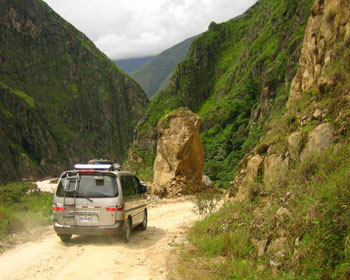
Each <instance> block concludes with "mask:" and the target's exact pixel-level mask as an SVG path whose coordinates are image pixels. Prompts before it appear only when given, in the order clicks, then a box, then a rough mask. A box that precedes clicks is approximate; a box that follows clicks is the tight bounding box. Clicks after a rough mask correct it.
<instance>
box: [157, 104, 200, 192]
mask: <svg viewBox="0 0 350 280" xmlns="http://www.w3.org/2000/svg"><path fill="white" fill-rule="evenodd" d="M157 132H158V142H157V157H156V159H155V163H154V181H153V184H154V189H155V190H156V193H155V194H157V195H160V196H165V195H167V196H175V195H178V194H179V193H193V192H198V191H201V190H203V189H204V188H205V185H204V184H203V182H202V176H203V163H204V151H203V146H202V141H201V138H200V134H199V117H198V116H197V115H196V114H194V113H192V112H191V111H190V110H189V109H187V108H179V109H178V110H176V111H175V112H173V113H171V114H169V115H167V116H166V117H165V118H164V119H162V120H161V121H160V122H159V124H158V127H157Z"/></svg>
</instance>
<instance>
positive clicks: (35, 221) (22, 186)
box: [0, 182, 52, 240]
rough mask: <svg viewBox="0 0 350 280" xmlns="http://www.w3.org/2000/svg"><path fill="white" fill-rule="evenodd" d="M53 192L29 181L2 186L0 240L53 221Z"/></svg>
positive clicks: (0, 190)
mask: <svg viewBox="0 0 350 280" xmlns="http://www.w3.org/2000/svg"><path fill="white" fill-rule="evenodd" d="M51 215H52V194H50V193H42V192H40V191H39V190H38V189H37V187H36V185H35V184H33V183H29V182H17V183H11V184H8V185H5V186H0V240H2V239H6V238H7V237H8V235H9V234H12V233H17V232H23V231H26V230H28V229H30V228H32V227H36V226H40V225H47V224H50V223H51Z"/></svg>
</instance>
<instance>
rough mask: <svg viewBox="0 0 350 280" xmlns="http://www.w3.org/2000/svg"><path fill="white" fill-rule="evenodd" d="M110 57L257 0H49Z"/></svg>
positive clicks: (136, 52) (150, 50)
mask: <svg viewBox="0 0 350 280" xmlns="http://www.w3.org/2000/svg"><path fill="white" fill-rule="evenodd" d="M45 1H46V2H47V3H48V4H49V5H50V7H52V8H53V9H54V10H55V11H56V12H57V13H58V14H60V15H61V16H62V17H63V18H65V19H66V20H67V21H69V22H70V23H72V24H73V25H74V26H75V27H77V28H78V29H79V30H81V31H82V32H84V33H85V34H86V35H87V36H88V37H89V38H90V39H91V40H93V41H94V42H95V44H96V45H97V47H99V48H100V49H101V50H102V51H103V52H105V53H106V54H107V55H108V56H109V57H110V58H113V59H121V58H131V57H142V56H147V55H154V54H158V53H160V52H162V51H163V50H165V49H167V48H169V47H171V46H173V45H175V44H177V43H179V42H181V41H183V40H185V39H187V38H189V37H191V36H194V35H197V34H199V33H201V32H204V31H205V30H207V28H208V25H209V24H210V22H212V21H215V22H223V21H226V20H229V19H231V18H233V17H235V16H238V15H240V14H242V13H243V12H244V11H245V10H246V9H247V8H248V7H250V6H251V5H253V4H254V3H255V2H256V0H45Z"/></svg>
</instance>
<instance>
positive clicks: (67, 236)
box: [58, 234, 72, 243]
mask: <svg viewBox="0 0 350 280" xmlns="http://www.w3.org/2000/svg"><path fill="white" fill-rule="evenodd" d="M58 237H59V238H60V239H61V241H62V242H64V243H66V242H69V241H70V240H71V238H72V235H71V234H59V235H58Z"/></svg>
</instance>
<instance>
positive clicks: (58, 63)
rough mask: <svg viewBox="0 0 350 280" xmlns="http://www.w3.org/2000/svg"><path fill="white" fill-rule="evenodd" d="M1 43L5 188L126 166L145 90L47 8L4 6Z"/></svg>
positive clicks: (35, 0)
mask: <svg viewBox="0 0 350 280" xmlns="http://www.w3.org/2000/svg"><path fill="white" fill-rule="evenodd" d="M0 37H1V44H0V67H1V68H0V92H1V95H0V120H1V125H0V155H1V161H0V164H1V168H0V181H8V180H14V179H18V178H23V177H26V178H28V177H37V176H40V175H41V176H42V175H44V174H48V173H55V174H56V175H58V174H57V172H60V171H61V170H62V167H68V166H69V167H71V163H74V162H78V161H82V160H87V159H90V158H92V157H94V158H96V157H107V158H112V159H114V160H119V161H120V160H122V159H123V156H124V155H125V152H126V150H127V148H128V147H129V144H130V141H131V139H132V132H133V129H134V127H135V125H136V123H137V121H138V120H139V118H140V117H141V116H142V114H143V112H144V110H145V108H146V106H147V104H148V101H147V97H146V95H145V94H144V92H143V91H142V89H141V88H140V87H139V85H137V84H136V83H135V82H134V81H133V80H132V79H131V78H129V77H128V76H125V74H123V73H121V72H120V71H119V70H118V68H117V67H116V65H115V64H114V63H113V62H112V61H111V60H110V59H108V58H107V57H106V56H105V55H104V54H103V53H102V52H101V51H99V50H98V49H97V48H96V47H95V45H94V44H93V43H92V42H91V41H90V40H89V39H88V38H87V37H86V36H85V35H84V34H82V33H81V32H79V31H78V30H76V29H75V28H74V27H73V26H72V25H70V24H69V23H68V22H66V21H65V20H63V19H62V18H61V17H60V16H59V15H57V14H56V13H55V12H54V11H53V10H52V9H51V8H50V7H49V6H48V5H47V4H46V3H44V2H43V1H40V0H30V1H27V0H2V1H0Z"/></svg>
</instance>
